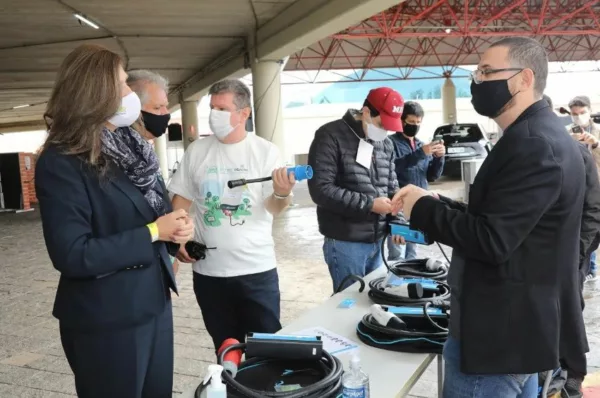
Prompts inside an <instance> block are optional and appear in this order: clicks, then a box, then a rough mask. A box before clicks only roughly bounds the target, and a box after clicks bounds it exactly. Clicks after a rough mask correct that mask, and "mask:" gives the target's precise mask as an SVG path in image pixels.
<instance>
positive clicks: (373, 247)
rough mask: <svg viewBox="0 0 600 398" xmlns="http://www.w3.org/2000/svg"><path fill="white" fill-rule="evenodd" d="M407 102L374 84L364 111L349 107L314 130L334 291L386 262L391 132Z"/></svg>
mask: <svg viewBox="0 0 600 398" xmlns="http://www.w3.org/2000/svg"><path fill="white" fill-rule="evenodd" d="M403 107H404V100H403V99H402V96H401V95H400V94H399V93H397V92H396V91H394V90H392V89H391V88H387V87H380V88H376V89H373V90H371V91H370V92H369V95H368V96H367V99H366V100H365V102H364V104H363V107H362V109H361V110H360V111H357V110H354V109H350V110H348V112H346V114H345V115H344V117H342V118H341V119H339V120H336V121H333V122H331V123H327V124H325V125H324V126H322V127H321V128H319V129H318V130H317V132H316V133H315V138H314V140H313V142H312V144H311V147H310V151H309V153H308V163H309V164H310V165H311V166H312V168H313V170H314V177H313V178H312V179H311V180H308V188H309V191H310V196H311V197H312V200H313V201H314V202H315V203H316V205H317V218H318V221H319V231H320V232H321V233H322V234H323V235H324V236H325V243H324V244H323V253H324V255H325V261H326V262H327V265H328V267H329V273H330V274H331V279H332V280H333V289H334V291H335V290H341V289H344V288H346V287H347V286H349V285H350V284H352V282H351V281H346V282H344V279H345V278H346V277H347V276H348V275H359V276H365V275H367V274H369V273H371V272H372V271H374V270H375V269H377V268H378V267H380V266H381V264H382V256H381V241H382V239H383V237H384V235H385V232H386V224H387V223H386V219H387V217H388V215H389V214H390V213H391V211H392V206H391V198H392V197H393V196H394V193H395V192H396V191H397V190H398V180H397V178H396V173H395V170H394V162H393V161H394V148H393V144H392V142H391V141H390V139H389V138H388V135H389V134H392V133H395V132H396V131H402V120H401V116H402V109H403ZM394 239H395V241H396V242H397V243H403V242H401V238H400V237H394Z"/></svg>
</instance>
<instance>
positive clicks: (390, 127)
mask: <svg viewBox="0 0 600 398" xmlns="http://www.w3.org/2000/svg"><path fill="white" fill-rule="evenodd" d="M367 101H369V104H371V105H372V106H373V108H375V109H377V111H378V112H379V115H380V116H381V125H382V126H383V128H384V129H385V130H387V131H403V130H402V120H401V117H402V110H403V109H404V98H402V96H401V95H400V93H398V92H397V91H395V90H392V89H391V88H389V87H379V88H374V89H373V90H371V91H369V95H368V96H367Z"/></svg>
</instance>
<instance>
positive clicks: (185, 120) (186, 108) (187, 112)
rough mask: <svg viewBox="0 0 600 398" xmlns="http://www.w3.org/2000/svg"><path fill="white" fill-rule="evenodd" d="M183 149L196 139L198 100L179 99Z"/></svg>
mask: <svg viewBox="0 0 600 398" xmlns="http://www.w3.org/2000/svg"><path fill="white" fill-rule="evenodd" d="M180 105H181V129H182V130H183V131H182V136H183V137H182V138H183V149H184V150H186V149H187V147H188V146H189V145H190V144H191V143H192V142H194V141H195V140H196V139H198V101H181V102H180Z"/></svg>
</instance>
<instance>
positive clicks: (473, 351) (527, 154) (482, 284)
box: [392, 37, 588, 398]
mask: <svg viewBox="0 0 600 398" xmlns="http://www.w3.org/2000/svg"><path fill="white" fill-rule="evenodd" d="M547 76H548V57H547V55H546V52H545V50H544V48H543V46H542V45H541V44H540V43H539V42H537V41H535V40H534V39H530V38H524V37H512V38H507V39H503V40H501V41H499V42H496V43H494V44H493V45H492V46H491V47H490V48H488V50H486V51H485V53H484V54H483V55H482V57H481V60H480V62H479V65H478V67H477V70H475V71H474V72H473V76H472V77H473V81H472V83H471V94H472V103H473V106H474V108H475V110H476V111H477V113H479V114H481V115H483V116H487V117H489V118H492V119H494V121H495V122H496V123H497V124H498V125H499V127H500V128H501V129H502V130H503V131H504V135H503V137H502V138H501V139H500V140H499V141H498V143H497V144H496V146H495V147H494V149H493V151H492V152H491V153H490V154H489V156H488V157H487V158H486V159H485V161H484V163H483V165H482V167H481V169H480V171H479V173H478V175H477V177H476V179H475V182H474V184H473V185H472V187H471V189H470V192H469V202H468V203H469V204H468V207H467V206H466V205H464V204H462V203H457V202H454V201H452V200H450V199H448V198H445V197H442V196H435V195H432V194H430V193H429V192H427V191H425V190H423V189H421V188H418V187H416V186H407V187H404V188H402V189H401V190H400V191H399V192H398V193H397V194H396V195H395V196H394V199H393V200H392V205H393V207H394V211H399V210H403V211H404V214H405V216H406V217H407V218H409V219H410V223H411V227H412V228H413V229H418V230H421V231H423V232H425V233H427V234H429V236H430V237H431V238H432V239H434V240H436V241H438V242H440V243H443V244H446V245H448V246H451V247H452V248H453V249H454V250H453V256H452V264H451V266H450V271H449V272H450V273H449V275H448V283H449V284H450V286H451V292H452V302H451V307H452V308H451V310H452V319H451V324H450V336H449V338H448V341H447V343H446V345H445V347H444V358H445V360H446V378H445V381H444V396H445V397H452V398H462V397H469V398H479V397H486V398H517V397H519V398H535V397H537V395H538V391H537V387H538V376H537V374H538V373H539V372H545V371H548V370H550V369H556V368H557V367H558V365H559V357H560V354H561V353H562V351H563V350H564V349H565V347H566V343H567V342H566V341H565V340H564V339H565V338H566V336H568V339H569V340H568V344H569V349H574V347H576V349H577V350H579V351H577V352H586V351H587V349H588V347H587V340H586V336H585V327H584V324H583V317H582V313H581V302H580V298H581V296H580V289H579V286H578V285H579V283H578V282H579V281H578V279H579V278H578V252H579V250H578V249H579V230H580V225H581V217H582V208H583V200H584V191H585V169H584V164H583V159H582V156H581V153H580V151H579V148H578V147H577V145H578V144H577V143H576V142H575V141H574V140H572V139H571V138H570V137H569V136H568V135H567V134H565V130H564V127H563V125H562V124H561V123H560V122H559V120H558V117H557V116H556V115H555V114H554V112H552V109H550V107H549V106H548V103H547V102H546V101H544V100H542V94H543V92H544V89H545V86H546V79H547Z"/></svg>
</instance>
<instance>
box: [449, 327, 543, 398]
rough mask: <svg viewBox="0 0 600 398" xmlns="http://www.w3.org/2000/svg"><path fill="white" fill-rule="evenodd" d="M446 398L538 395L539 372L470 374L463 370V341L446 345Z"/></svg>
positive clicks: (450, 339) (526, 397) (520, 397)
mask: <svg viewBox="0 0 600 398" xmlns="http://www.w3.org/2000/svg"><path fill="white" fill-rule="evenodd" d="M444 361H445V362H446V366H445V369H446V371H445V373H446V374H445V377H444V393H443V398H537V396H538V375H537V374H524V375H523V374H519V375H517V374H508V375H469V374H464V373H462V372H461V371H460V342H459V341H458V340H456V339H455V338H452V337H448V341H446V344H445V345H444Z"/></svg>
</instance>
